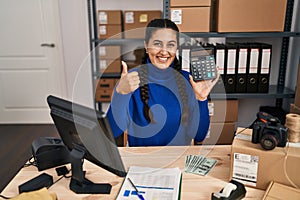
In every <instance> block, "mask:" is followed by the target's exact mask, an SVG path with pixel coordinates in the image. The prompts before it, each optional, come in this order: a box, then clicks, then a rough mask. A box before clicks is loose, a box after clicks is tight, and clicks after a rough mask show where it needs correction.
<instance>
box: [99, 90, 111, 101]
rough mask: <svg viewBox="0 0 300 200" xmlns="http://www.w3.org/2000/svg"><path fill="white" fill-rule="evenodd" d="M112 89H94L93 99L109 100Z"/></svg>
mask: <svg viewBox="0 0 300 200" xmlns="http://www.w3.org/2000/svg"><path fill="white" fill-rule="evenodd" d="M113 91H114V90H111V89H108V90H105V89H103V90H96V94H95V99H96V101H97V102H110V101H111V97H112V93H113Z"/></svg>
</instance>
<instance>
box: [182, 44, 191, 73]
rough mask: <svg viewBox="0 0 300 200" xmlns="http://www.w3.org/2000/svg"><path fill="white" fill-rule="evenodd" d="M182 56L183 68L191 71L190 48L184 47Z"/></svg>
mask: <svg viewBox="0 0 300 200" xmlns="http://www.w3.org/2000/svg"><path fill="white" fill-rule="evenodd" d="M181 56H182V70H185V71H187V72H190V50H189V49H182V51H181Z"/></svg>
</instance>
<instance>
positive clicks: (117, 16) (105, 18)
mask: <svg viewBox="0 0 300 200" xmlns="http://www.w3.org/2000/svg"><path fill="white" fill-rule="evenodd" d="M98 24H119V25H121V24H122V10H98Z"/></svg>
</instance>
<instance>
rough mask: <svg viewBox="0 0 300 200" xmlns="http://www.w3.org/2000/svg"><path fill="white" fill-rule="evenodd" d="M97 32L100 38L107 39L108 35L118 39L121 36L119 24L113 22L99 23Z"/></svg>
mask: <svg viewBox="0 0 300 200" xmlns="http://www.w3.org/2000/svg"><path fill="white" fill-rule="evenodd" d="M98 33H99V38H100V39H107V38H110V37H113V38H117V39H120V38H122V27H121V25H115V24H113V25H112V24H107V25H99V30H98Z"/></svg>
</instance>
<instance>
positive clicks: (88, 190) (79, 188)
mask: <svg viewBox="0 0 300 200" xmlns="http://www.w3.org/2000/svg"><path fill="white" fill-rule="evenodd" d="M84 155H85V149H84V148H83V147H81V146H79V145H76V144H74V148H73V149H72V151H71V153H70V157H71V168H72V178H71V182H70V189H71V190H72V191H73V192H75V193H76V194H110V190H111V187H112V186H111V185H110V184H108V183H100V184H98V183H93V182H92V181H90V180H88V179H86V178H85V171H83V169H82V165H83V159H84Z"/></svg>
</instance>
